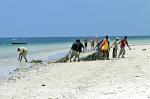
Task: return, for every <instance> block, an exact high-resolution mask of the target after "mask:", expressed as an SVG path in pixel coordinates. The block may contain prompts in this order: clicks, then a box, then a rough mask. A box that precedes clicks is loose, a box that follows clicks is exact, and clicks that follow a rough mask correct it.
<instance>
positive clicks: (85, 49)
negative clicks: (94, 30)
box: [83, 38, 87, 51]
mask: <svg viewBox="0 0 150 99" xmlns="http://www.w3.org/2000/svg"><path fill="white" fill-rule="evenodd" d="M83 42H84V51H87V38H84V40H83Z"/></svg>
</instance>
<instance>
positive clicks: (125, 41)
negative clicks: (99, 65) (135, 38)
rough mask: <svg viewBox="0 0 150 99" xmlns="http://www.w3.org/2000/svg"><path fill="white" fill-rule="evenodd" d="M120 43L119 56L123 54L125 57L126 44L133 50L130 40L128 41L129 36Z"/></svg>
mask: <svg viewBox="0 0 150 99" xmlns="http://www.w3.org/2000/svg"><path fill="white" fill-rule="evenodd" d="M118 44H120V52H119V56H118V58H120V56H121V55H122V58H125V57H124V55H125V46H126V45H127V46H128V48H129V49H130V50H131V48H130V46H129V44H128V41H127V36H125V37H124V39H122V40H121V41H120V42H119V43H118Z"/></svg>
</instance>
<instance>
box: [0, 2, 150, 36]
mask: <svg viewBox="0 0 150 99" xmlns="http://www.w3.org/2000/svg"><path fill="white" fill-rule="evenodd" d="M149 10H150V0H0V37H66V36H67V37H73V36H95V35H98V36H101V35H103V36H104V35H111V36H119V35H121V36H124V35H133V36H135V35H137V36H141V35H150V11H149Z"/></svg>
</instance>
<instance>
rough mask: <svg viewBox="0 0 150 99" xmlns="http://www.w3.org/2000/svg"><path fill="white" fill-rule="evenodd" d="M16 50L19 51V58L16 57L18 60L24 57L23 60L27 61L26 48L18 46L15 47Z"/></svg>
mask: <svg viewBox="0 0 150 99" xmlns="http://www.w3.org/2000/svg"><path fill="white" fill-rule="evenodd" d="M17 51H19V58H18V60H19V61H20V62H22V57H24V59H25V62H28V61H27V59H26V55H27V52H28V50H27V48H25V47H20V48H17Z"/></svg>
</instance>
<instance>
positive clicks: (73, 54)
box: [17, 36, 131, 62]
mask: <svg viewBox="0 0 150 99" xmlns="http://www.w3.org/2000/svg"><path fill="white" fill-rule="evenodd" d="M83 42H84V45H83V44H82V42H81V41H80V39H77V40H76V41H75V42H74V43H73V44H72V46H71V49H70V51H69V61H70V62H71V61H72V58H74V59H73V61H76V59H77V60H78V62H79V61H80V58H79V56H80V53H81V52H84V51H87V45H88V42H87V39H84V40H83ZM90 43H91V50H96V53H97V54H98V55H99V56H100V58H101V59H103V60H104V59H107V60H109V52H110V48H113V53H112V57H113V58H117V57H118V58H120V56H122V58H124V55H125V46H126V45H127V46H128V47H129V49H130V50H131V48H130V46H129V45H128V41H127V36H125V37H124V38H123V39H122V40H120V41H119V37H117V38H116V40H115V41H114V42H113V43H112V45H111V47H110V41H109V36H105V39H103V40H101V41H99V39H98V37H96V46H95V47H94V44H95V42H94V38H92V39H91V41H90ZM119 44H120V52H119V55H118V56H117V50H118V45H119ZM17 51H18V52H19V58H18V60H19V61H20V62H21V61H22V58H24V59H25V61H26V62H28V61H27V58H26V55H27V51H28V50H27V48H25V47H20V48H18V49H17Z"/></svg>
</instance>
